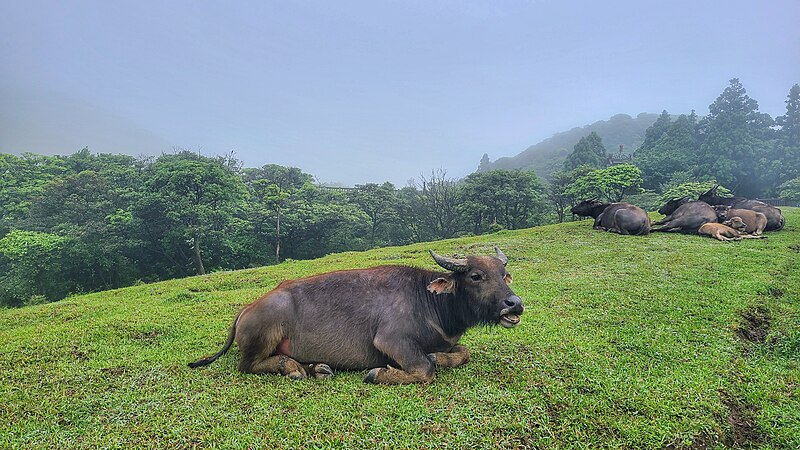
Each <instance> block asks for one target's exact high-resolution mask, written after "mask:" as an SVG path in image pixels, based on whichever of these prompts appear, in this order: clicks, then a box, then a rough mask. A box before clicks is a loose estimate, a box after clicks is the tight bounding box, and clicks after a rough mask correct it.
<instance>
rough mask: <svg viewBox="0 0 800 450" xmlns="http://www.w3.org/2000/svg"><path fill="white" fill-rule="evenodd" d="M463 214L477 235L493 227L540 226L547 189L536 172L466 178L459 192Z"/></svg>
mask: <svg viewBox="0 0 800 450" xmlns="http://www.w3.org/2000/svg"><path fill="white" fill-rule="evenodd" d="M459 197H460V199H461V200H460V201H459V204H460V206H461V211H462V213H464V214H465V215H466V216H467V217H469V218H470V221H471V222H472V226H473V232H474V233H476V234H479V233H484V232H486V231H488V230H490V228H491V226H492V225H497V224H499V225H501V226H502V227H503V228H507V229H518V228H524V227H527V226H531V225H534V224H537V223H540V222H541V220H542V215H543V211H544V201H543V200H544V188H543V187H542V184H541V182H540V181H539V178H538V177H537V176H536V174H535V173H533V172H524V171H521V170H491V171H488V172H482V173H473V174H471V175H469V176H467V177H466V178H465V179H464V180H463V183H462V186H461V190H460V191H459Z"/></svg>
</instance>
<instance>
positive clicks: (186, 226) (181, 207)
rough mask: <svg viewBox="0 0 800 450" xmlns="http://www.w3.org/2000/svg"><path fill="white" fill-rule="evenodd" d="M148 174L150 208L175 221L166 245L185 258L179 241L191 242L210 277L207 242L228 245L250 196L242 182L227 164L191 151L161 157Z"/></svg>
mask: <svg viewBox="0 0 800 450" xmlns="http://www.w3.org/2000/svg"><path fill="white" fill-rule="evenodd" d="M148 175H149V177H148V179H147V180H146V182H145V188H146V190H147V195H146V197H147V201H146V202H145V203H146V206H149V207H154V208H155V210H156V211H158V212H160V213H161V214H162V215H163V216H164V217H165V218H167V219H168V220H169V222H171V229H169V230H167V233H168V235H167V236H164V238H166V239H165V241H166V242H165V244H167V245H171V246H174V247H173V248H175V249H176V250H177V251H178V252H179V253H180V254H181V255H183V256H185V255H184V254H183V250H182V246H181V243H180V241H183V242H186V243H188V244H189V245H190V246H191V260H192V261H193V262H194V266H195V271H196V273H198V274H201V275H202V274H205V273H206V269H205V264H204V262H203V245H204V244H203V243H204V242H208V243H209V244H208V245H212V244H213V243H216V244H217V245H224V237H225V230H226V228H227V227H228V226H229V225H230V224H231V223H232V221H233V217H234V214H235V212H236V211H237V209H238V208H239V207H240V206H241V204H242V201H243V199H244V197H245V194H246V190H245V187H244V184H243V183H242V180H241V178H240V177H239V176H238V175H237V174H235V173H232V172H231V171H230V169H229V168H228V167H226V166H225V165H224V164H222V161H220V160H215V159H211V158H207V157H203V156H199V155H196V154H194V153H191V152H181V153H177V154H174V155H162V156H161V157H159V158H158V160H156V162H155V163H154V164H153V165H152V167H151V168H150V173H149V174H148Z"/></svg>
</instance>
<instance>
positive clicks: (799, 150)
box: [773, 84, 800, 183]
mask: <svg viewBox="0 0 800 450" xmlns="http://www.w3.org/2000/svg"><path fill="white" fill-rule="evenodd" d="M775 122H776V124H777V125H779V126H780V130H779V131H778V139H777V141H776V143H775V145H776V149H775V155H774V158H775V162H776V164H775V165H774V166H773V169H774V171H773V173H774V174H776V178H777V182H778V183H781V182H783V181H786V180H790V179H793V178H796V177H798V176H800V84H795V85H794V86H792V88H791V89H790V90H789V95H788V97H787V99H786V114H784V115H782V116H780V117H777V118H776V119H775Z"/></svg>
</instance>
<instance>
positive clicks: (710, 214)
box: [650, 197, 717, 233]
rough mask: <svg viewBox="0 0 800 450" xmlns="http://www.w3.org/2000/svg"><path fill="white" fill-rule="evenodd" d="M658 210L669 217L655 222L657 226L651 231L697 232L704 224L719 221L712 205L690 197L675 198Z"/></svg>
mask: <svg viewBox="0 0 800 450" xmlns="http://www.w3.org/2000/svg"><path fill="white" fill-rule="evenodd" d="M658 212H659V213H661V214H664V215H666V216H667V217H664V218H663V219H661V220H659V221H656V222H653V225H656V227H653V228H652V229H651V230H650V231H677V232H679V233H697V230H699V229H700V227H701V226H703V224H705V223H709V222H716V221H717V214H716V212H714V208H713V207H711V205H709V204H708V203H705V202H700V201H695V200H692V199H690V198H689V197H682V198H674V199H672V200H670V201H668V202H667V203H665V204H664V206H662V207H661V208H659V209H658Z"/></svg>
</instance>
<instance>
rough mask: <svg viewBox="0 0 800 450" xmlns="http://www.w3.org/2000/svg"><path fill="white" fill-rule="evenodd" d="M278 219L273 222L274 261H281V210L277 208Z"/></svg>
mask: <svg viewBox="0 0 800 450" xmlns="http://www.w3.org/2000/svg"><path fill="white" fill-rule="evenodd" d="M275 212H276V213H277V217H278V220H277V221H276V222H275V262H276V263H280V262H281V210H280V209H277V210H276V211H275Z"/></svg>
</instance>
